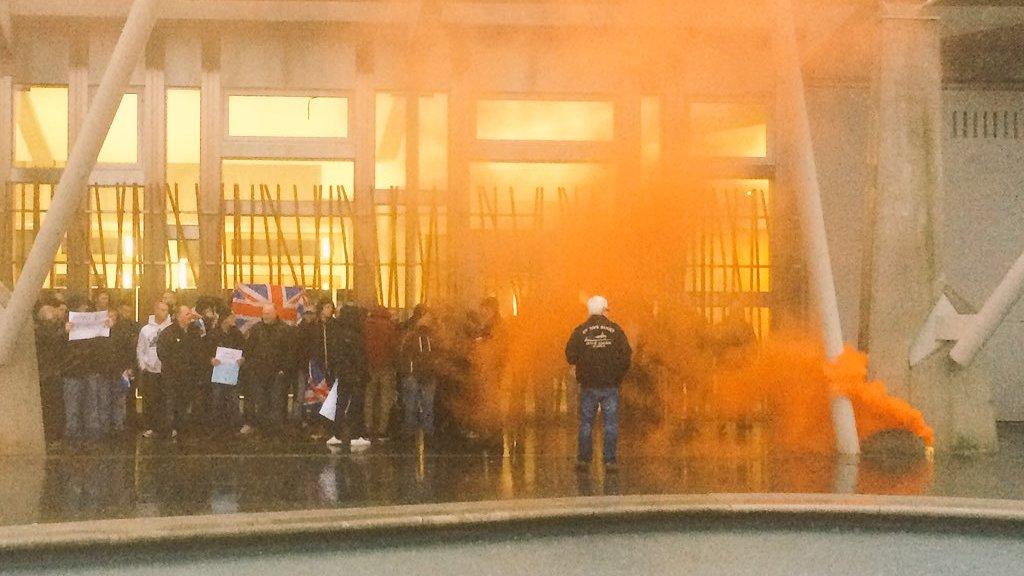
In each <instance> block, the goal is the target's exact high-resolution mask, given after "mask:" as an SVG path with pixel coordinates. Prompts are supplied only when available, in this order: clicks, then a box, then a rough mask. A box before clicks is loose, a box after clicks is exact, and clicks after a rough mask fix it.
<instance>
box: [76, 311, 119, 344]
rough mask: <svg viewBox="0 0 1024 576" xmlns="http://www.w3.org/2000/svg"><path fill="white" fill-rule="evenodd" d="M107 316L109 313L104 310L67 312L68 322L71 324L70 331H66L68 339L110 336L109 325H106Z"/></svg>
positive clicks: (108, 316)
mask: <svg viewBox="0 0 1024 576" xmlns="http://www.w3.org/2000/svg"><path fill="white" fill-rule="evenodd" d="M109 318H110V314H109V313H108V312H107V311H106V310H103V311H101V312H71V313H69V314H68V322H69V323H70V324H71V331H70V332H68V340H89V339H91V338H108V337H110V326H107V320H108V319H109Z"/></svg>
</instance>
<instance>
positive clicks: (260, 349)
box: [242, 305, 295, 435]
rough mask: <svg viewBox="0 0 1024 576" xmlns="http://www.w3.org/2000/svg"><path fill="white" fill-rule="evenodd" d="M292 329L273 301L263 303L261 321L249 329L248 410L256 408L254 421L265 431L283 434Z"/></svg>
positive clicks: (244, 353) (246, 352) (246, 354)
mask: <svg viewBox="0 0 1024 576" xmlns="http://www.w3.org/2000/svg"><path fill="white" fill-rule="evenodd" d="M292 340H293V333H292V330H291V329H290V327H289V326H287V325H286V324H285V323H284V322H281V320H279V319H278V317H277V310H276V309H275V308H274V307H273V306H272V305H267V306H264V307H263V312H262V319H261V321H260V322H259V323H258V324H256V325H255V326H253V327H252V328H250V329H249V333H248V335H247V339H246V342H245V347H244V348H243V350H242V356H243V357H244V358H245V359H246V360H245V368H246V373H247V375H248V386H247V389H246V399H247V400H248V399H249V398H252V402H251V403H249V402H247V404H246V410H248V409H249V406H251V407H252V409H253V416H252V418H251V419H252V423H253V424H255V425H256V427H257V428H259V429H260V431H261V432H262V433H263V434H267V435H274V434H280V433H281V432H282V430H283V424H284V416H285V410H286V408H287V404H288V388H289V385H290V383H291V379H290V375H291V374H292V371H293V369H294V368H295V357H294V348H293V342H292Z"/></svg>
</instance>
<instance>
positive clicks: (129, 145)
mask: <svg viewBox="0 0 1024 576" xmlns="http://www.w3.org/2000/svg"><path fill="white" fill-rule="evenodd" d="M138 161H139V95H138V94H125V95H124V96H123V97H122V98H121V104H120V105H119V106H118V107H117V114H115V115H114V121H113V122H112V123H111V124H110V131H109V132H107V139H106V140H104V141H103V147H102V148H100V156H99V160H98V162H99V163H100V164H135V163H136V162H138Z"/></svg>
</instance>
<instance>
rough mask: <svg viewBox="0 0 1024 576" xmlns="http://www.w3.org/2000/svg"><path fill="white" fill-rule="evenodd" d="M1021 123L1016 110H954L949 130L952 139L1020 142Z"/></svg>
mask: <svg viewBox="0 0 1024 576" xmlns="http://www.w3.org/2000/svg"><path fill="white" fill-rule="evenodd" d="M1022 121H1024V117H1022V116H1021V114H1020V112H1019V111H1017V110H954V111H953V114H952V124H951V126H950V128H951V130H952V134H953V138H954V139H967V138H988V139H992V140H996V139H1002V140H1020V137H1021V135H1022V134H1021V133H1022V132H1024V126H1022V125H1021V123H1022Z"/></svg>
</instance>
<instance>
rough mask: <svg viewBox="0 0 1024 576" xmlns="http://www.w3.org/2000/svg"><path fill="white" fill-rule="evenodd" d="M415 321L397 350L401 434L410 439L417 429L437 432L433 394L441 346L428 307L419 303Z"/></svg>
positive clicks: (435, 391) (435, 390) (408, 326)
mask: <svg viewBox="0 0 1024 576" xmlns="http://www.w3.org/2000/svg"><path fill="white" fill-rule="evenodd" d="M416 309H417V311H416V312H415V313H414V314H413V317H414V318H416V321H415V323H414V324H411V325H407V328H406V330H405V331H404V334H403V335H402V343H401V346H400V347H399V351H398V375H399V379H400V386H401V393H402V412H403V420H402V434H403V435H404V436H405V437H406V438H407V439H408V438H409V437H411V436H412V435H413V434H415V432H416V430H417V429H422V430H423V434H424V435H425V436H428V437H429V436H433V434H434V398H435V395H436V393H437V366H436V363H437V359H438V355H439V347H438V343H437V341H436V339H435V338H434V333H433V330H432V328H431V316H430V314H429V312H428V311H427V309H426V308H423V307H422V306H417V307H416Z"/></svg>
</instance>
